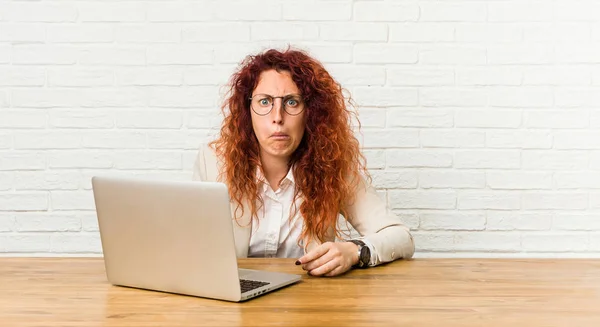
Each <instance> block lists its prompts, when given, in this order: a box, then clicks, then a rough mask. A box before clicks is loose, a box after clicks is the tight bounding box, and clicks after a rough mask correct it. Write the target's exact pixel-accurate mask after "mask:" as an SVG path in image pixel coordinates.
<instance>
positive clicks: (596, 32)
mask: <svg viewBox="0 0 600 327" xmlns="http://www.w3.org/2000/svg"><path fill="white" fill-rule="evenodd" d="M592 41H600V23H592Z"/></svg>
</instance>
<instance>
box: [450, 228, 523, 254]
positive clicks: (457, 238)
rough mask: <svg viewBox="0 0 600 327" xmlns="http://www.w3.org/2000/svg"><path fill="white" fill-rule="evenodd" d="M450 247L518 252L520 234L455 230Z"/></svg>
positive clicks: (465, 249) (466, 249) (460, 249)
mask: <svg viewBox="0 0 600 327" xmlns="http://www.w3.org/2000/svg"><path fill="white" fill-rule="evenodd" d="M452 248H453V249H454V250H456V251H482V252H518V251H519V250H520V249H521V236H520V235H519V234H514V233H503V232H478V233H473V232H456V233H455V234H454V244H453V245H452Z"/></svg>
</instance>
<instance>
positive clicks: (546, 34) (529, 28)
mask: <svg viewBox="0 0 600 327" xmlns="http://www.w3.org/2000/svg"><path fill="white" fill-rule="evenodd" d="M591 38H592V28H591V26H590V24H588V23H557V22H553V23H530V24H525V25H524V26H523V40H524V41H525V42H537V43H539V42H543V43H552V42H582V43H584V42H590V41H591Z"/></svg>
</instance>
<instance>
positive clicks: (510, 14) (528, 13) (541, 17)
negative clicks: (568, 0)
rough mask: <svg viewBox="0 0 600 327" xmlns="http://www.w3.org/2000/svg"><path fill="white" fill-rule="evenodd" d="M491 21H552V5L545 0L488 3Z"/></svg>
mask: <svg viewBox="0 0 600 327" xmlns="http://www.w3.org/2000/svg"><path fill="white" fill-rule="evenodd" d="M487 17H488V21H489V22H551V21H552V19H553V17H554V14H553V8H552V6H548V5H547V3H546V2H545V1H526V2H523V1H518V0H511V1H501V2H493V3H488V16H487Z"/></svg>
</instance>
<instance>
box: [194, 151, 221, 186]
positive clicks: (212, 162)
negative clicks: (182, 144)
mask: <svg viewBox="0 0 600 327" xmlns="http://www.w3.org/2000/svg"><path fill="white" fill-rule="evenodd" d="M219 166H220V164H219V160H218V158H217V154H216V153H215V150H214V149H213V148H212V147H211V146H210V145H209V144H208V143H202V144H200V146H199V147H198V150H197V153H196V158H195V161H194V166H193V179H194V180H200V181H216V180H217V178H218V175H219V168H220V167H219Z"/></svg>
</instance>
